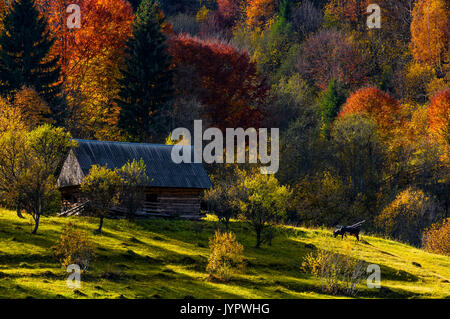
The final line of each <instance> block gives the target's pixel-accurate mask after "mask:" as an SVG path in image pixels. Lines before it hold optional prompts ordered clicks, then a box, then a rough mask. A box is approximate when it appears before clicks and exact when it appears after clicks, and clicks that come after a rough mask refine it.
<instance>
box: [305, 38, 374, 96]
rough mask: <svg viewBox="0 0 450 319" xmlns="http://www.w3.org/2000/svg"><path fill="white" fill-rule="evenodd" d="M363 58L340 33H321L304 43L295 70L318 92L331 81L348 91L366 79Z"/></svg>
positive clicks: (359, 85) (365, 67)
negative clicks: (317, 89)
mask: <svg viewBox="0 0 450 319" xmlns="http://www.w3.org/2000/svg"><path fill="white" fill-rule="evenodd" d="M365 62H366V61H365V58H364V56H363V55H362V54H361V53H360V52H358V50H357V49H356V46H355V45H354V44H353V43H352V42H351V41H350V40H349V39H348V38H347V37H346V36H345V35H344V34H343V33H341V32H340V31H337V30H323V31H320V32H318V33H316V34H315V35H313V36H312V37H310V38H309V39H308V40H306V42H305V44H304V46H303V50H302V53H301V54H300V56H299V58H298V61H297V65H296V67H297V70H298V71H299V73H300V74H302V75H303V76H304V77H305V78H306V79H308V80H310V81H313V82H314V83H315V85H316V86H317V87H319V88H321V89H326V88H327V87H328V83H329V82H330V81H331V80H333V79H335V80H338V81H339V82H341V83H343V84H345V85H346V86H348V87H350V88H357V87H361V85H363V84H364V83H365V81H366V79H367V73H368V71H367V66H366V63H365Z"/></svg>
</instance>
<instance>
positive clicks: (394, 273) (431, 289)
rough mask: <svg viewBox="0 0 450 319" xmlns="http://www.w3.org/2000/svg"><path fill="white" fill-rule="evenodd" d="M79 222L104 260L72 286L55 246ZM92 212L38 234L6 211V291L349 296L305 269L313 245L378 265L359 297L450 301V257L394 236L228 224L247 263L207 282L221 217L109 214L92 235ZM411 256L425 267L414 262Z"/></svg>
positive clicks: (2, 231)
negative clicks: (257, 235) (259, 244)
mask: <svg viewBox="0 0 450 319" xmlns="http://www.w3.org/2000/svg"><path fill="white" fill-rule="evenodd" d="M69 221H75V222H76V223H77V224H78V225H79V226H80V227H81V228H84V229H86V230H88V231H89V232H91V233H92V238H93V240H94V241H95V243H96V247H97V248H96V253H97V258H96V260H95V262H94V263H93V264H92V266H91V269H90V270H89V271H88V272H87V273H86V274H84V275H83V276H82V287H81V288H80V289H79V290H78V291H75V290H72V289H69V288H68V287H67V285H66V278H67V273H65V271H64V270H63V269H62V268H61V266H60V265H59V263H58V261H57V260H56V259H55V258H54V257H53V255H52V250H51V248H50V247H52V246H53V245H54V244H55V242H56V240H57V239H58V237H59V236H60V235H61V232H62V229H63V227H64V225H66V224H67V223H68V222H69ZM97 223H98V220H97V219H95V218H80V217H73V218H59V217H49V218H42V219H41V225H40V228H39V231H38V234H37V235H31V234H30V232H31V229H32V223H31V219H25V220H24V219H19V218H18V217H17V216H16V215H15V213H13V212H11V211H7V210H0V298H30V297H32V298H186V297H195V298H289V299H291V298H344V296H329V295H326V294H324V293H323V292H322V290H321V289H320V281H319V280H318V279H316V278H315V277H313V276H311V275H309V274H306V273H304V272H302V271H300V265H301V262H302V259H303V257H304V256H305V254H307V253H309V252H311V251H313V249H314V246H315V247H322V248H326V249H333V250H336V251H342V250H343V249H345V246H346V245H352V246H354V250H355V251H356V254H357V255H358V256H359V257H360V258H362V259H364V260H365V261H367V262H370V263H376V264H379V265H380V266H381V269H382V278H381V284H382V287H383V288H382V289H368V288H367V287H364V286H361V291H360V294H359V296H360V297H361V298H449V296H450V283H449V281H450V258H449V257H445V256H440V255H435V254H430V253H427V252H424V251H422V250H419V249H416V248H413V247H411V246H408V245H405V244H401V243H398V242H395V241H391V240H386V239H381V238H377V237H371V236H364V235H363V236H362V237H363V239H364V241H363V242H360V243H358V244H355V243H354V240H353V239H350V238H348V239H345V240H343V241H342V240H340V239H334V238H332V237H331V233H330V231H329V230H325V229H306V228H293V227H284V232H283V233H284V234H283V235H281V236H280V237H277V238H276V239H275V240H274V243H273V246H271V247H268V246H264V247H263V248H261V249H255V248H254V247H253V246H254V234H253V232H252V231H251V229H250V228H249V226H248V225H246V224H245V223H242V222H238V221H235V222H233V223H232V225H231V228H232V230H233V231H234V232H235V234H236V237H237V239H238V240H239V242H241V243H242V244H243V245H244V247H245V257H246V259H247V269H246V272H245V273H244V274H241V275H237V276H236V277H235V278H234V279H233V280H232V281H231V282H229V283H226V284H224V283H214V282H210V281H208V280H207V279H208V275H207V273H206V272H205V267H206V263H207V258H208V253H209V249H208V239H209V238H210V237H211V236H212V235H213V233H214V230H215V228H216V227H217V222H216V221H215V220H214V218H212V217H208V218H207V219H205V220H204V221H202V222H201V226H199V224H198V223H197V224H195V222H190V221H181V220H173V221H169V220H145V221H136V222H129V221H126V220H105V224H104V233H103V234H102V235H94V234H93V231H94V230H95V229H96V227H97ZM413 262H414V263H417V264H420V266H418V265H414V264H413Z"/></svg>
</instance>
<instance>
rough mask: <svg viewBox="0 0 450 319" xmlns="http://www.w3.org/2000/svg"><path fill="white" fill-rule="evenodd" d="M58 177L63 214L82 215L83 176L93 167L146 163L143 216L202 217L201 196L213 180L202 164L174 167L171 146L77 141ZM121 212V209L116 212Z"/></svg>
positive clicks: (176, 165)
mask: <svg viewBox="0 0 450 319" xmlns="http://www.w3.org/2000/svg"><path fill="white" fill-rule="evenodd" d="M76 141H77V143H78V147H75V148H73V149H71V150H70V152H69V154H68V155H67V158H66V160H65V162H64V164H63V167H62V169H61V173H60V175H59V177H58V187H59V189H60V191H61V194H62V198H63V212H66V214H69V215H72V214H74V213H77V214H78V213H80V212H81V211H82V209H83V207H84V204H85V202H86V201H85V200H84V199H83V196H82V194H81V192H80V185H81V181H82V180H83V177H84V176H86V175H87V174H88V173H89V170H90V169H91V167H92V165H100V166H107V167H108V168H109V169H115V168H120V167H122V166H123V165H124V164H126V163H127V162H128V161H132V160H133V159H136V160H141V159H142V160H143V161H144V163H145V165H146V168H147V176H148V177H149V184H148V185H143V187H145V202H144V205H143V209H142V211H140V212H139V214H140V215H148V216H161V217H181V218H199V217H200V202H201V195H202V193H203V191H204V190H205V189H208V188H211V187H212V184H211V180H210V179H209V177H208V174H207V173H206V171H205V169H204V167H203V165H202V164H198V163H181V164H175V163H174V162H173V161H172V158H171V152H172V147H173V146H171V145H160V144H143V143H123V142H103V141H90V140H76ZM116 210H117V211H118V212H120V207H118V208H117V209H116Z"/></svg>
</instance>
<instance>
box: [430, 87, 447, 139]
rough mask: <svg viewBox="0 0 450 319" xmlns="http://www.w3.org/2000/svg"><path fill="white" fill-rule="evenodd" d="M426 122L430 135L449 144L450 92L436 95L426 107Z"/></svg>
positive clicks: (445, 91)
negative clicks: (427, 122)
mask: <svg viewBox="0 0 450 319" xmlns="http://www.w3.org/2000/svg"><path fill="white" fill-rule="evenodd" d="M428 121H429V125H430V130H431V132H432V134H434V135H435V136H437V137H438V138H442V139H443V140H444V141H446V142H447V143H450V90H449V89H447V90H444V91H441V92H439V93H437V94H436V95H435V96H434V97H433V98H432V99H431V105H430V106H429V107H428Z"/></svg>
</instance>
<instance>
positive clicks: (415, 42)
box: [410, 0, 449, 76]
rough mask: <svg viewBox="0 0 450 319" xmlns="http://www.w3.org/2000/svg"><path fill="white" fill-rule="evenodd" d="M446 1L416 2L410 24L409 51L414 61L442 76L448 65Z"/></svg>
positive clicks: (420, 0)
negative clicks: (436, 71) (425, 65)
mask: <svg viewBox="0 0 450 319" xmlns="http://www.w3.org/2000/svg"><path fill="white" fill-rule="evenodd" d="M448 3H449V2H448V1H446V0H417V1H416V4H415V6H414V10H413V13H412V15H413V20H412V23H411V45H410V47H411V51H412V54H413V57H414V59H415V60H416V61H418V62H422V63H426V64H429V65H432V66H434V67H435V68H436V69H437V70H438V71H440V73H441V74H442V76H444V69H445V68H446V67H448V63H449V50H448V48H449V45H448V43H449V30H448V28H449V22H448V21H449V20H448V12H449V7H448V6H449V5H448Z"/></svg>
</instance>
